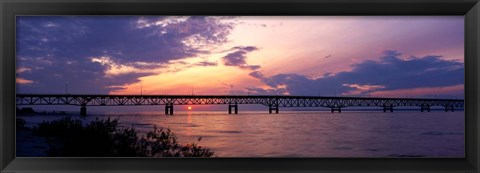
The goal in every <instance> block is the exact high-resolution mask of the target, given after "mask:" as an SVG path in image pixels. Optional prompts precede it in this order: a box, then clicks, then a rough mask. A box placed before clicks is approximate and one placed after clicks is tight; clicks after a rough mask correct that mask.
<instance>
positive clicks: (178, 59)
mask: <svg viewBox="0 0 480 173" xmlns="http://www.w3.org/2000/svg"><path fill="white" fill-rule="evenodd" d="M16 34H17V92H18V93H65V92H66V91H65V86H66V85H68V91H67V92H69V93H79V94H86V93H99V94H107V93H110V94H139V93H140V92H142V93H144V94H191V93H192V92H194V94H275V95H277V94H289V95H326V96H333V95H337V96H341V95H343V96H380V97H432V96H435V97H448V98H453V97H463V91H464V88H463V86H464V18H463V16H342V17H340V16H317V17H313V16H312V17H203V16H196V17H186V16H180V17H172V16H149V17H142V16H108V17H107V16H102V17H99V16H83V17H75V16H68V17H66V16H54V17H53V16H52V17H48V16H43V17H42V16H19V17H17V33H16ZM141 90H143V91H141Z"/></svg>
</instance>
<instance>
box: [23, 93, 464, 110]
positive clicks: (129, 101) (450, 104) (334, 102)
mask: <svg viewBox="0 0 480 173" xmlns="http://www.w3.org/2000/svg"><path fill="white" fill-rule="evenodd" d="M16 104H17V105H75V106H81V108H80V114H81V115H86V114H87V106H139V105H165V114H173V105H218V104H225V105H228V113H229V114H232V109H233V111H234V113H235V114H238V105H239V104H261V105H264V106H267V107H268V110H269V113H272V111H275V113H278V110H279V107H326V108H331V112H332V113H333V112H336V111H337V112H341V111H342V108H344V107H383V111H384V112H387V111H390V112H393V108H394V107H398V106H417V107H420V111H422V112H423V111H428V112H430V107H432V106H442V107H444V108H445V111H446V112H448V111H449V110H451V111H454V110H455V108H463V105H464V100H461V99H429V98H373V97H318V96H271V95H248V96H247V95H76V94H75V95H73V94H72V95H71V94H17V96H16Z"/></svg>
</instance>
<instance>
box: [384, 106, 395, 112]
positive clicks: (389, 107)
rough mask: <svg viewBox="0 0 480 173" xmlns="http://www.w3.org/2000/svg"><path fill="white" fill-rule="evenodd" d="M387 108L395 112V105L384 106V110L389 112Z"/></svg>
mask: <svg viewBox="0 0 480 173" xmlns="http://www.w3.org/2000/svg"><path fill="white" fill-rule="evenodd" d="M387 110H390V112H393V106H392V105H390V106H383V112H387Z"/></svg>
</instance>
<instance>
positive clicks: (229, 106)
mask: <svg viewBox="0 0 480 173" xmlns="http://www.w3.org/2000/svg"><path fill="white" fill-rule="evenodd" d="M232 108H234V109H235V114H238V104H236V103H235V104H228V114H232Z"/></svg>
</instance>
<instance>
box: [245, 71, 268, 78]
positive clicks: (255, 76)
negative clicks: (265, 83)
mask: <svg viewBox="0 0 480 173" xmlns="http://www.w3.org/2000/svg"><path fill="white" fill-rule="evenodd" d="M248 75H250V76H252V77H254V78H257V79H263V78H264V76H263V73H262V72H259V71H254V72H251V73H250V74H248Z"/></svg>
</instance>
